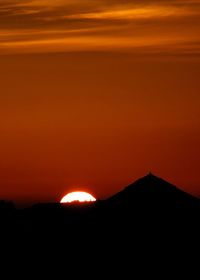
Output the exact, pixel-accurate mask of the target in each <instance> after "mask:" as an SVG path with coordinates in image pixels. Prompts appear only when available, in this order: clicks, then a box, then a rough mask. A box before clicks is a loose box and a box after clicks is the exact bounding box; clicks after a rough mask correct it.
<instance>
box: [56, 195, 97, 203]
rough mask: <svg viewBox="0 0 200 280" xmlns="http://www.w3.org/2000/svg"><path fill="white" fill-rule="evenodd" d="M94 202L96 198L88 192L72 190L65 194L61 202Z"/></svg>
mask: <svg viewBox="0 0 200 280" xmlns="http://www.w3.org/2000/svg"><path fill="white" fill-rule="evenodd" d="M76 201H77V202H92V201H96V198H94V196H92V195H91V194H89V193H87V192H71V193H68V194H67V195H65V196H64V197H63V198H62V199H61V201H60V203H71V202H76Z"/></svg>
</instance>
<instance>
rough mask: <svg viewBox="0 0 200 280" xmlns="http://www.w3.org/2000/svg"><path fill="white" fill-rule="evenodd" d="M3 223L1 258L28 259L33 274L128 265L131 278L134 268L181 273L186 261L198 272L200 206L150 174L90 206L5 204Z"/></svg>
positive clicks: (1, 209)
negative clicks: (25, 207)
mask: <svg viewBox="0 0 200 280" xmlns="http://www.w3.org/2000/svg"><path fill="white" fill-rule="evenodd" d="M0 223H1V243H2V246H1V248H2V250H3V247H4V250H5V251H4V253H3V251H2V255H3V258H4V261H5V260H7V261H8V263H11V261H14V262H21V263H22V265H23V266H24V265H25V262H27V263H29V265H33V267H34V269H33V268H32V270H31V271H36V270H37V268H38V265H39V264H40V265H41V267H42V268H44V267H46V274H47V273H48V274H49V273H50V271H51V270H52V269H53V268H56V269H57V271H58V272H60V271H61V270H63V269H65V270H68V271H69V270H70V269H71V268H72V267H74V266H75V270H74V273H77V272H80V270H79V269H80V267H81V265H82V266H83V270H84V269H86V271H88V274H91V273H90V269H91V267H92V268H94V266H95V267H96V273H98V274H100V273H102V272H103V271H104V269H105V267H108V268H110V269H111V267H113V273H116V272H117V271H118V269H120V268H122V267H123V265H125V266H126V269H125V271H124V273H126V272H129V273H130V272H131V273H132V276H133V275H134V273H136V271H137V272H138V270H139V267H142V269H140V270H139V271H140V272H139V273H140V274H141V275H142V273H143V272H145V273H146V272H148V271H149V273H150V270H149V269H155V271H157V272H158V271H159V269H160V268H161V267H163V269H162V273H164V274H167V273H168V272H169V271H172V270H173V269H174V268H176V269H178V268H179V266H178V263H180V268H179V273H181V272H183V271H184V270H185V268H186V267H187V266H188V265H189V262H191V263H192V265H193V266H194V267H193V268H192V269H191V270H190V275H191V273H192V272H194V270H195V268H197V269H198V268H199V260H200V259H199V256H200V251H199V244H200V227H199V223H200V201H199V199H198V198H195V197H193V196H191V195H189V194H187V193H185V192H183V191H181V190H179V189H178V188H176V187H175V186H173V185H171V184H170V183H168V182H166V181H164V180H162V179H160V178H158V177H156V176H154V175H152V174H149V175H147V176H145V177H143V178H141V179H139V180H138V181H136V182H135V183H133V184H132V185H130V186H128V187H126V188H125V189H124V190H122V191H121V192H120V193H117V194H115V195H114V196H112V197H110V198H109V199H107V200H105V201H97V202H95V203H86V204H81V205H80V204H77V203H75V204H70V205H61V204H54V203H52V204H37V205H34V206H32V207H30V208H27V209H15V207H14V206H13V204H12V203H6V202H4V201H2V202H1V203H0ZM6 253H7V255H8V256H6ZM7 257H8V259H7ZM13 258H14V259H13ZM62 263H64V264H62ZM113 264H114V266H113ZM63 265H64V266H63ZM124 275H125V274H124ZM196 276H197V275H196ZM113 277H114V274H113ZM130 278H132V277H130ZM70 279H73V278H70ZM94 279H96V277H94ZM124 279H127V277H124ZM161 279H162V277H161ZM191 279H193V278H191ZM197 279H198V277H197Z"/></svg>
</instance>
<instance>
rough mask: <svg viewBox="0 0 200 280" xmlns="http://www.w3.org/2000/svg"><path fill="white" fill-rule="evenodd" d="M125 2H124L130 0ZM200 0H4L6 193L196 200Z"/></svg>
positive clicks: (1, 120)
mask: <svg viewBox="0 0 200 280" xmlns="http://www.w3.org/2000/svg"><path fill="white" fill-rule="evenodd" d="M122 3H123V4H122ZM199 8H200V0H196V1H194V0H191V1H184V0H168V1H164V0H160V1H158V0H149V1H147V0H143V1H139V0H138V1H137V0H136V1H130V0H126V1H123V2H122V1H119V0H110V1H105V0H99V1H86V0H82V1H80V0H73V1H72V0H65V1H64V0H60V1H55V0H48V1H47V0H43V1H42V0H41V1H40V0H32V1H31V0H30V1H29V0H26V1H25V0H21V1H20V0H15V1H14V0H1V2H0V66H1V67H0V92H1V94H0V135H1V137H0V155H1V161H0V197H1V198H6V199H13V200H16V201H23V200H27V201H37V200H45V201H48V200H59V199H60V196H62V194H63V193H65V192H68V191H69V190H74V186H78V187H79V188H80V189H81V190H82V188H83V187H85V188H84V189H86V190H89V191H91V192H92V193H93V194H94V195H95V196H96V197H99V198H105V197H107V196H109V195H111V194H112V193H113V192H116V191H118V190H120V189H121V188H122V187H123V186H124V185H126V184H128V183H130V182H131V181H133V180H135V179H136V178H137V177H139V176H143V175H145V173H146V172H148V171H149V170H151V171H152V172H155V173H156V174H158V175H159V176H162V177H164V178H166V179H168V180H170V181H171V182H172V183H175V184H177V185H180V186H181V187H182V188H183V189H184V190H186V191H188V192H191V193H194V194H196V195H200V176H199V158H200V146H199V143H200V129H199V128H200V110H199V107H200V95H199V92H200V82H199V73H200V59H199V54H200V53H199V51H200V48H199V36H198V34H200V30H199V29H200V17H199V16H200V15H199V13H200V12H199V11H200V9H199Z"/></svg>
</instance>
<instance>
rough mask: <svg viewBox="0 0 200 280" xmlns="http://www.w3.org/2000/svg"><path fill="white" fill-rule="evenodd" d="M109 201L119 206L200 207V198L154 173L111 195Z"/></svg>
mask: <svg viewBox="0 0 200 280" xmlns="http://www.w3.org/2000/svg"><path fill="white" fill-rule="evenodd" d="M107 202H108V203H109V204H110V205H118V206H123V205H126V206H131V205H132V206H135V207H136V206H137V207H138V206H141V207H147V206H148V207H158V206H159V207H161V208H163V207H172V206H173V207H194V208H196V207H199V204H200V200H199V199H198V198H196V197H193V196H192V195H190V194H188V193H186V192H184V191H182V190H180V189H179V188H177V187H176V186H174V185H173V184H171V183H169V182H167V181H165V180H163V179H162V178H159V177H157V176H155V175H153V174H152V173H149V174H148V175H146V176H145V177H142V178H140V179H138V180H137V181H135V182H134V183H132V184H130V185H129V186H127V187H125V188H124V189H123V190H122V191H120V192H119V193H117V194H115V195H113V196H112V197H110V198H109V199H108V200H107Z"/></svg>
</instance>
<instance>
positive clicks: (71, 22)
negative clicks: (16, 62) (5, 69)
mask: <svg viewBox="0 0 200 280" xmlns="http://www.w3.org/2000/svg"><path fill="white" fill-rule="evenodd" d="M123 3H124V4H123V5H122V4H121V1H118V0H113V1H112V0H111V1H104V0H101V1H100V0H99V1H86V0H83V1H80V0H73V1H71V0H65V1H64V0H57V1H56V0H54V1H53V0H43V1H42V0H27V1H25V0H8V1H7V0H1V2H0V53H1V54H7V53H18V52H19V53H23V52H33V53H34V52H52V51H55V52H57V51H58V52H59V51H62V52H63V51H73V50H74V51H84V50H120V49H122V50H124V49H127V50H129V51H138V48H139V47H141V49H143V50H145V51H148V47H149V51H152V49H153V48H154V52H159V53H160V52H166V51H168V52H170V53H174V52H184V53H191V54H194V53H195V54H197V53H198V51H199V40H198V37H197V34H198V33H200V30H199V29H200V28H199V26H200V24H199V23H200V20H199V18H200V17H199V16H200V14H199V10H200V9H199V8H200V0H196V1H195V0H193V1H190V2H189V3H188V1H184V0H169V1H164V0H161V1H157V0H154V1H153V0H151V1H146V0H143V1H138V0H136V1H130V0H127V1H124V2H123Z"/></svg>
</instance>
